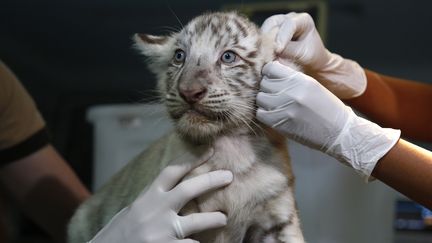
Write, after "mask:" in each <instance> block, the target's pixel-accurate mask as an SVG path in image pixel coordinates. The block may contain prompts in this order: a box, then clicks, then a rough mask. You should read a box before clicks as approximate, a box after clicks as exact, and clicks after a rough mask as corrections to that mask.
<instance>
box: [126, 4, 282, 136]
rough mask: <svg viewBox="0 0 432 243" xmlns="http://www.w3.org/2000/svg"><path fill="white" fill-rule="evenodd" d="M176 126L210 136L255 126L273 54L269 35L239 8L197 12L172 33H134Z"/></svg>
mask: <svg viewBox="0 0 432 243" xmlns="http://www.w3.org/2000/svg"><path fill="white" fill-rule="evenodd" d="M134 41H135V47H136V48H137V49H138V50H140V52H141V53H142V54H143V55H145V56H146V57H147V58H148V65H149V68H150V70H151V71H152V72H153V73H154V74H155V75H156V76H157V79H158V90H159V91H160V94H161V97H162V99H163V100H164V101H165V104H166V106H167V109H168V112H169V114H170V116H171V118H172V119H173V120H174V124H175V127H176V129H177V132H178V133H179V134H180V135H182V136H184V137H185V138H187V139H190V140H192V141H195V142H200V143H202V142H208V141H211V140H212V139H214V138H215V137H217V136H220V135H221V134H226V133H230V132H232V131H234V130H236V129H252V126H253V125H254V119H255V112H256V108H255V96H256V94H257V91H258V89H259V81H260V80H261V69H262V67H263V65H264V64H265V63H266V62H269V61H271V60H272V59H273V58H274V57H273V50H274V47H273V44H272V42H271V41H270V38H269V37H267V36H262V35H261V34H260V31H259V28H258V27H257V26H256V25H255V24H253V23H252V22H250V21H249V20H248V19H247V18H245V17H242V16H240V15H238V14H236V13H234V12H227V13H225V12H216V13H209V14H204V15H201V16H198V17H196V18H194V19H193V20H192V21H190V22H189V23H188V24H187V25H186V26H185V27H184V28H183V29H182V30H181V31H180V32H178V33H173V34H171V35H169V36H154V35H147V34H135V36H134Z"/></svg>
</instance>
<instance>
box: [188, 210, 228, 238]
mask: <svg viewBox="0 0 432 243" xmlns="http://www.w3.org/2000/svg"><path fill="white" fill-rule="evenodd" d="M226 224H227V217H226V216H225V214H223V213H221V212H210V213H194V214H190V215H187V216H183V217H180V225H181V226H182V231H183V234H184V236H183V237H186V236H188V235H191V234H194V233H198V232H201V231H203V230H208V229H214V228H219V227H222V226H225V225H226Z"/></svg>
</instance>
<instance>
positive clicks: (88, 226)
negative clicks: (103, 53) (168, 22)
mask: <svg viewBox="0 0 432 243" xmlns="http://www.w3.org/2000/svg"><path fill="white" fill-rule="evenodd" d="M134 41H135V46H136V48H137V49H138V50H139V51H140V52H141V53H142V54H143V55H144V56H146V57H147V58H148V66H149V69H150V70H151V71H152V72H153V73H154V74H155V75H156V77H157V81H158V90H159V92H160V95H161V98H162V100H163V102H164V103H165V105H166V107H167V110H168V113H169V115H170V117H171V118H172V121H173V124H174V126H175V131H173V132H171V133H169V134H168V135H166V136H164V137H163V138H161V139H160V140H158V141H156V142H155V143H154V144H153V145H152V146H150V147H149V148H148V149H147V150H146V151H144V152H143V153H141V154H140V155H139V156H137V158H135V159H134V160H133V161H132V162H130V163H129V164H128V165H127V166H126V167H125V168H123V169H122V170H121V171H120V172H119V173H118V174H116V175H115V176H114V177H113V178H112V179H111V181H110V182H109V183H108V184H107V185H105V186H104V187H103V188H102V189H101V191H99V192H98V193H96V194H95V195H94V196H93V197H92V198H91V199H89V200H88V201H87V202H85V203H84V204H83V205H82V206H81V207H80V208H79V210H78V211H77V212H76V213H75V215H74V217H73V219H72V220H71V223H70V227H69V240H70V241H69V242H70V243H75V242H76V243H78V242H80V243H82V242H86V241H88V240H90V239H91V238H92V237H93V236H94V235H95V234H96V233H97V232H98V231H99V230H100V229H101V228H102V227H103V226H104V225H105V224H106V223H107V222H108V221H109V220H110V219H111V218H112V217H113V215H115V214H116V213H117V212H118V211H120V210H121V209H122V208H124V207H126V206H128V205H129V204H131V203H132V202H133V201H134V199H135V198H136V197H137V195H138V194H139V193H140V192H141V191H142V190H143V189H144V188H145V186H146V185H147V184H149V183H151V182H152V180H153V179H154V178H155V177H156V176H157V175H158V174H159V172H160V170H161V169H162V168H163V167H165V166H166V165H167V164H168V163H169V161H171V160H173V159H174V158H176V157H177V156H178V155H179V154H182V153H185V152H189V153H197V149H196V146H197V145H201V146H202V145H204V146H209V147H210V146H212V147H213V148H214V151H215V152H214V156H213V157H212V158H211V159H210V160H209V161H208V162H206V163H205V164H203V165H201V166H200V167H198V168H196V169H195V170H193V171H192V172H191V173H190V174H189V175H188V177H193V176H196V175H199V174H202V173H205V172H209V171H212V170H218V169H225V170H231V171H232V172H233V174H234V180H233V182H232V183H231V184H230V185H229V186H227V187H225V188H223V189H219V190H217V191H213V192H209V193H207V194H205V195H203V196H200V197H198V198H197V199H196V200H193V201H192V202H190V203H189V204H188V205H186V207H185V208H184V209H183V210H182V211H181V214H183V215H187V214H190V213H194V212H197V211H199V212H212V211H222V212H225V213H226V214H227V217H228V223H227V225H226V226H225V227H223V228H220V229H217V230H208V231H204V232H201V233H198V234H195V235H193V236H191V238H193V239H195V240H197V241H199V242H202V243H206V242H209V243H211V242H215V243H241V242H295V243H298V242H304V239H303V235H302V231H301V229H300V222H299V217H298V214H297V210H296V205H295V199H294V192H293V191H294V177H293V174H292V170H291V166H290V160H289V155H288V151H287V148H286V143H285V139H284V138H283V137H281V136H280V135H278V134H277V133H276V132H274V131H273V130H272V129H270V128H268V127H265V126H264V125H262V124H259V123H258V122H257V120H256V119H255V112H256V106H255V96H256V94H257V92H258V89H259V82H260V80H261V69H262V67H263V65H264V64H265V63H267V62H269V61H272V60H273V59H274V54H273V53H274V45H273V42H272V38H271V37H269V36H264V35H261V33H260V30H259V28H258V27H257V26H256V25H254V24H253V23H252V22H250V21H249V20H248V19H247V18H245V17H243V16H240V15H238V14H237V13H234V12H215V13H206V14H203V15H200V16H198V17H196V18H194V19H192V20H191V21H190V22H189V23H188V24H187V25H186V26H185V27H184V28H183V29H182V30H181V31H180V32H177V33H172V34H171V35H168V36H154V35H146V34H136V35H135V36H134ZM293 67H295V65H294V64H293ZM143 136H145V134H143ZM191 162H193V161H184V163H191Z"/></svg>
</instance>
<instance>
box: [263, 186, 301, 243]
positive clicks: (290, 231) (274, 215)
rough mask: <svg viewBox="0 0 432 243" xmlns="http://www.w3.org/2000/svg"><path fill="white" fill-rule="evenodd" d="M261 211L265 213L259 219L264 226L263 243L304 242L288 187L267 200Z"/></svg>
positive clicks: (291, 193)
mask: <svg viewBox="0 0 432 243" xmlns="http://www.w3.org/2000/svg"><path fill="white" fill-rule="evenodd" d="M263 210H264V211H263V213H265V214H267V215H266V217H265V218H264V219H262V221H261V227H263V228H264V234H263V236H262V241H261V242H263V243H304V242H305V241H304V238H303V233H302V231H301V227H300V220H299V217H298V213H297V208H296V204H295V200H294V196H293V192H292V191H291V190H290V189H289V190H286V191H284V192H282V193H281V194H280V195H279V196H277V197H276V198H273V199H272V200H270V201H268V202H267V203H266V204H265V206H264V208H263Z"/></svg>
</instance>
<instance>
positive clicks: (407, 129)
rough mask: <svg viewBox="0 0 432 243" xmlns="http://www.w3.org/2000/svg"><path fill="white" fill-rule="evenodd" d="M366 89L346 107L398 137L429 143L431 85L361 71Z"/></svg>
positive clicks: (431, 128)
mask: <svg viewBox="0 0 432 243" xmlns="http://www.w3.org/2000/svg"><path fill="white" fill-rule="evenodd" d="M365 72H366V77H367V88H366V91H365V92H364V94H363V95H361V96H359V97H357V98H353V99H350V100H345V102H346V103H347V104H349V105H350V106H352V107H353V108H355V109H356V110H358V111H360V112H362V113H363V114H365V115H366V116H367V117H368V118H369V119H371V120H372V121H375V122H377V123H378V124H380V125H381V126H384V127H392V128H398V129H401V131H402V136H405V137H409V138H413V139H416V140H423V141H432V126H430V124H432V109H430V106H431V104H432V85H429V84H423V83H419V82H415V81H409V80H402V79H397V78H393V77H389V76H385V75H381V74H377V73H375V72H372V71H369V70H365Z"/></svg>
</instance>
